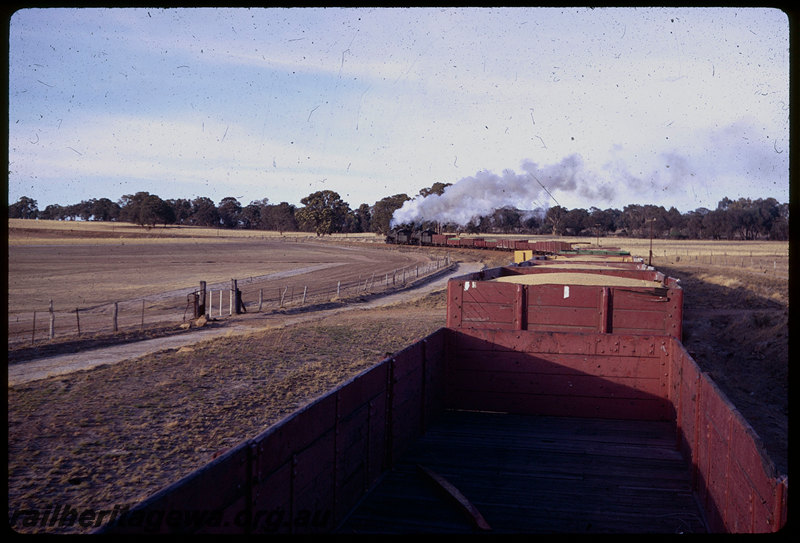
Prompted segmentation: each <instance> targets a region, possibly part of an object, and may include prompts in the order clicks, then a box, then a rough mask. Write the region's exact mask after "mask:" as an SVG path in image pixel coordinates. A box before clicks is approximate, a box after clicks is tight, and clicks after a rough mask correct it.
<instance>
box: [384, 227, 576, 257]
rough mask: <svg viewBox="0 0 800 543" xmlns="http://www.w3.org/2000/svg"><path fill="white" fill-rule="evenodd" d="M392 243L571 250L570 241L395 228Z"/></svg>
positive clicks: (542, 251) (390, 236)
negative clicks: (465, 234)
mask: <svg viewBox="0 0 800 543" xmlns="http://www.w3.org/2000/svg"><path fill="white" fill-rule="evenodd" d="M386 243H388V244H392V245H419V246H426V247H454V248H470V249H493V250H497V251H533V252H534V253H536V254H558V253H564V252H572V251H573V250H574V249H573V246H572V243H568V242H566V241H531V240H524V239H511V238H482V237H480V238H479V237H461V236H454V235H451V234H437V233H436V232H435V231H433V230H413V229H410V228H396V229H394V230H392V231H391V232H389V233H388V234H387V236H386Z"/></svg>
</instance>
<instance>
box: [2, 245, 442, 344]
mask: <svg viewBox="0 0 800 543" xmlns="http://www.w3.org/2000/svg"><path fill="white" fill-rule="evenodd" d="M449 266H450V258H449V256H448V255H445V256H441V257H437V258H436V259H435V260H431V261H428V262H423V263H420V264H413V265H409V266H405V267H402V268H397V269H392V270H391V271H385V272H381V273H378V272H375V273H370V274H364V275H362V276H357V277H356V278H352V276H349V278H346V277H345V276H342V277H340V278H337V277H336V276H331V277H326V278H323V279H316V280H315V281H314V282H311V281H310V279H309V277H308V276H307V277H303V275H298V276H294V277H291V278H284V279H274V278H270V276H260V277H246V278H242V279H231V283H230V285H229V284H227V283H215V284H213V285H206V296H205V302H206V303H205V307H204V308H203V309H204V311H203V316H205V317H207V318H209V319H220V318H226V317H230V316H232V315H236V314H240V313H259V312H275V311H281V310H291V309H296V308H300V307H310V306H315V305H319V304H327V303H335V302H344V301H347V300H351V299H353V298H357V297H362V296H366V295H372V294H379V293H384V292H387V291H391V290H393V289H398V288H402V287H404V286H408V285H409V284H411V283H413V282H415V281H418V280H419V279H424V278H426V277H428V276H430V275H432V274H436V273H437V272H439V271H441V270H443V269H446V268H448V267H449ZM237 291H238V292H237ZM201 298H202V297H201V295H200V288H199V285H198V287H188V288H185V289H181V290H178V291H172V292H169V293H162V294H158V295H151V296H145V297H142V298H137V299H132V300H122V301H118V302H112V303H105V304H98V305H94V306H90V307H74V308H65V307H56V306H55V304H54V303H53V301H52V300H51V301H50V304H49V306H47V307H42V308H38V309H35V310H31V311H15V312H11V311H9V315H8V345H9V347H12V346H19V345H25V346H31V345H36V344H40V343H43V342H44V343H46V342H52V341H54V340H58V339H77V338H87V337H92V336H98V335H105V334H117V333H129V332H137V331H138V332H144V331H145V330H148V329H151V328H154V327H164V326H178V325H181V324H183V325H185V324H186V323H188V322H189V321H191V320H193V319H195V317H196V311H197V310H196V307H197V305H196V304H197V301H198V300H199V299H201ZM237 302H240V303H237Z"/></svg>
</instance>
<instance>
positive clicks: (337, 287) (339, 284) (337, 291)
mask: <svg viewBox="0 0 800 543" xmlns="http://www.w3.org/2000/svg"><path fill="white" fill-rule="evenodd" d="M341 287H342V282H341V281H337V282H336V298H337V299H338V298H339V289H340V288H341Z"/></svg>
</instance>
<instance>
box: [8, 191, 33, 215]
mask: <svg viewBox="0 0 800 543" xmlns="http://www.w3.org/2000/svg"><path fill="white" fill-rule="evenodd" d="M38 215H39V208H38V206H37V204H36V200H34V199H33V198H29V197H27V196H23V197H21V198H20V199H19V200H17V201H16V202H15V203H13V204H11V205H9V206H8V218H9V219H35V218H36V217H37V216H38Z"/></svg>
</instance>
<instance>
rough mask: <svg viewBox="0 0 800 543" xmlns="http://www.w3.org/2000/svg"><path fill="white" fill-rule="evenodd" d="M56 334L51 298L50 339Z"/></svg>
mask: <svg viewBox="0 0 800 543" xmlns="http://www.w3.org/2000/svg"><path fill="white" fill-rule="evenodd" d="M55 335H56V314H55V312H54V311H53V300H52V299H51V300H50V339H53V337H55Z"/></svg>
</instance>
